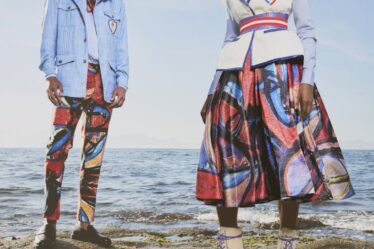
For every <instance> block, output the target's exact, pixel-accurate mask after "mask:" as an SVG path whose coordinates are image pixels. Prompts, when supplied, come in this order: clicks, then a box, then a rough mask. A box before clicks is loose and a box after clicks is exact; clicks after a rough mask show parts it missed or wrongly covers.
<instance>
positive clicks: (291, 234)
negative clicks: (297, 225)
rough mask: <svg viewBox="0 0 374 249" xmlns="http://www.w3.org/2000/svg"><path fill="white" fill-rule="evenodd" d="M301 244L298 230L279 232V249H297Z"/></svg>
mask: <svg viewBox="0 0 374 249" xmlns="http://www.w3.org/2000/svg"><path fill="white" fill-rule="evenodd" d="M298 243H299V236H298V232H297V230H291V229H287V228H283V229H282V230H281V231H279V240H278V249H296V248H297V245H298Z"/></svg>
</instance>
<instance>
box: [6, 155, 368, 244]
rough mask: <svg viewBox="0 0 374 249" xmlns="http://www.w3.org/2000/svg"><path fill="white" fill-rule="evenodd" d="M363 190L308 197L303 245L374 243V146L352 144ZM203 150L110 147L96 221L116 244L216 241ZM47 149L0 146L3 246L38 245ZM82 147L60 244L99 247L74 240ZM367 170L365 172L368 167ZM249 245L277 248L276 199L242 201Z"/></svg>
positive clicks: (71, 163) (72, 161)
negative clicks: (333, 197)
mask: <svg viewBox="0 0 374 249" xmlns="http://www.w3.org/2000/svg"><path fill="white" fill-rule="evenodd" d="M344 154H345V156H346V160H347V165H348V170H349V171H350V174H351V176H352V182H353V185H354V187H355V190H356V193H357V194H356V195H355V196H354V197H352V198H350V199H347V200H343V201H328V202H314V203H306V204H302V205H301V208H300V216H299V228H300V235H301V247H300V248H308V249H309V248H313V249H314V248H326V249H328V248H339V249H345V248H347V249H355V248H359V249H363V248H365V249H370V248H373V249H374V208H373V207H374V191H373V190H374V189H373V187H372V179H373V178H374V175H373V174H374V172H373V171H372V170H371V169H372V168H373V167H374V151H345V152H344ZM198 156H199V151H198V150H172V149H152V150H151V149H107V151H106V156H105V160H104V164H103V169H102V176H101V178H100V182H99V192H98V202H97V209H96V216H95V217H96V219H95V222H94V225H95V227H97V228H98V230H99V231H101V232H102V233H104V234H107V235H109V236H110V237H111V238H112V239H113V242H114V243H113V248H216V242H215V240H214V239H213V237H214V236H215V235H216V233H217V229H218V225H217V216H216V214H215V209H214V207H212V206H205V205H202V204H201V203H200V202H199V201H197V200H196V199H195V197H194V191H195V190H194V187H195V172H196V163H197V159H198ZM43 159H44V149H0V163H1V165H2V170H1V174H0V248H15V249H18V248H32V241H33V239H34V233H35V231H36V230H37V229H38V228H39V227H40V225H41V224H42V212H43V208H44V197H43ZM79 164H80V151H79V150H77V149H73V150H72V152H71V154H70V156H69V159H68V161H67V163H66V169H65V177H64V183H63V189H62V206H61V210H62V213H61V219H60V221H59V223H58V231H59V232H58V241H57V244H56V246H55V248H57V249H65V248H66V249H67V248H73V249H78V248H98V247H95V246H93V245H91V244H87V243H81V242H77V241H72V240H70V239H69V231H70V230H71V229H72V228H73V226H74V224H75V214H76V204H77V192H78V187H79ZM362 172H366V173H365V174H362ZM238 220H239V226H240V227H242V229H243V231H244V243H245V248H251V249H252V248H253V249H257V248H267V249H270V248H276V247H275V245H276V240H277V233H278V230H279V217H278V212H277V202H270V203H266V204H259V205H256V207H254V208H243V209H240V211H239V216H238Z"/></svg>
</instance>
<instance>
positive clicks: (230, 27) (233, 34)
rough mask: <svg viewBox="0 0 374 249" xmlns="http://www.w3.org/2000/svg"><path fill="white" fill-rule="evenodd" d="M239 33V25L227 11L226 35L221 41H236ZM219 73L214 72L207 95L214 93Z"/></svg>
mask: <svg viewBox="0 0 374 249" xmlns="http://www.w3.org/2000/svg"><path fill="white" fill-rule="evenodd" d="M239 34H240V30H239V25H238V24H237V22H236V21H235V19H234V18H233V16H232V15H231V14H230V13H229V12H227V24H226V35H225V39H224V41H223V46H224V45H225V44H226V43H228V42H233V41H236V40H237V39H238V37H239ZM221 74H222V73H221V72H217V73H216V75H215V77H214V79H213V82H212V84H211V85H210V88H209V93H208V95H211V94H213V93H214V91H215V89H216V87H217V84H218V81H219V78H220V77H221Z"/></svg>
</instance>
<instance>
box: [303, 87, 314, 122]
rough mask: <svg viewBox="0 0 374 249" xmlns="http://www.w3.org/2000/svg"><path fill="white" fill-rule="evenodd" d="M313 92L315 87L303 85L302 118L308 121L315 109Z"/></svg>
mask: <svg viewBox="0 0 374 249" xmlns="http://www.w3.org/2000/svg"><path fill="white" fill-rule="evenodd" d="M313 90H314V86H313V85H310V84H306V83H302V84H301V86H300V89H299V101H300V107H301V112H300V115H301V118H302V119H306V118H307V117H308V115H309V113H310V112H311V111H312V107H313Z"/></svg>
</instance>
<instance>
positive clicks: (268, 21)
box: [240, 13, 288, 33]
mask: <svg viewBox="0 0 374 249" xmlns="http://www.w3.org/2000/svg"><path fill="white" fill-rule="evenodd" d="M261 29H288V15H287V14H284V13H264V14H260V15H256V16H251V17H247V18H244V19H242V20H241V21H240V33H246V32H250V31H255V30H261Z"/></svg>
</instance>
